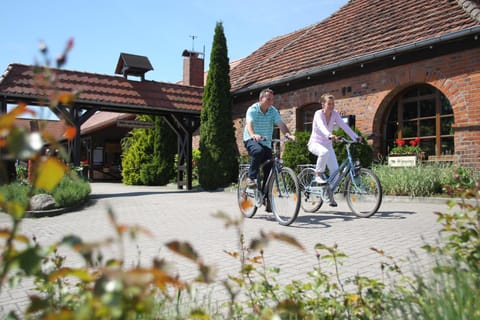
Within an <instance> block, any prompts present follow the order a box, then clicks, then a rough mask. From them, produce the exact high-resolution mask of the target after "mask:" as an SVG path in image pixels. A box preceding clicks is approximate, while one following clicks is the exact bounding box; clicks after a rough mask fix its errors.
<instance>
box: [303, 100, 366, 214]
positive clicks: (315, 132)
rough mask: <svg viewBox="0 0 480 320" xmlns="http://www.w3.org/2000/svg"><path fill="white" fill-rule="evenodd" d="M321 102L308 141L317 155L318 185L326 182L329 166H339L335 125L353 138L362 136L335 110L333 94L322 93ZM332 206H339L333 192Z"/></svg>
mask: <svg viewBox="0 0 480 320" xmlns="http://www.w3.org/2000/svg"><path fill="white" fill-rule="evenodd" d="M320 103H321V105H322V109H320V110H317V111H316V112H315V115H314V116H313V123H312V134H311V135H310V139H309V141H308V150H309V151H310V152H311V153H313V154H314V155H316V156H317V163H316V165H315V171H316V177H315V182H316V183H317V185H324V184H325V183H326V181H325V180H324V179H323V174H324V172H325V168H326V167H328V170H329V171H330V172H334V171H335V170H337V168H338V161H337V156H336V154H335V150H334V149H333V144H332V141H336V140H337V136H335V135H334V134H332V131H333V127H334V126H335V125H337V126H339V127H340V128H342V129H343V131H345V133H346V134H348V135H349V136H350V138H352V140H357V141H361V139H362V138H361V137H360V136H358V135H357V134H356V133H355V132H354V131H353V130H352V129H350V127H349V126H348V125H347V124H346V123H345V122H344V121H343V120H342V117H341V116H340V113H338V112H337V111H336V110H334V108H335V98H334V96H333V95H331V94H324V95H322V96H321V98H320ZM330 206H332V207H336V206H337V203H336V202H335V199H334V198H333V194H331V196H330Z"/></svg>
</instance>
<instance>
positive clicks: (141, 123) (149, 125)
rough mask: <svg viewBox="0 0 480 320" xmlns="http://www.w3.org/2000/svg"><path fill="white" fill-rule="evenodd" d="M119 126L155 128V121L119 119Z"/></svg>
mask: <svg viewBox="0 0 480 320" xmlns="http://www.w3.org/2000/svg"><path fill="white" fill-rule="evenodd" d="M117 127H123V128H144V129H151V128H153V122H148V121H138V120H121V119H118V120H117Z"/></svg>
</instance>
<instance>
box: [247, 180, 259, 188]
mask: <svg viewBox="0 0 480 320" xmlns="http://www.w3.org/2000/svg"><path fill="white" fill-rule="evenodd" d="M256 187H257V183H256V182H255V180H254V179H251V178H247V188H250V189H255V188H256Z"/></svg>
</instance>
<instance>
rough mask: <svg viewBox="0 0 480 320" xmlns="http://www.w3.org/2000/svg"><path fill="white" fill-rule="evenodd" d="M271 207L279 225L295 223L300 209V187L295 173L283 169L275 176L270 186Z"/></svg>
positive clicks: (288, 169)
mask: <svg viewBox="0 0 480 320" xmlns="http://www.w3.org/2000/svg"><path fill="white" fill-rule="evenodd" d="M268 187H269V192H268V197H269V199H270V205H271V207H272V212H273V214H274V216H275V219H276V220H277V222H278V223H280V224H281V225H284V226H288V225H290V224H291V223H292V222H294V221H295V219H296V218H297V215H298V210H299V209H300V187H299V183H298V178H297V175H296V174H295V172H294V171H293V170H292V169H290V168H287V167H283V168H281V169H280V171H279V172H278V175H277V176H275V174H273V175H272V176H271V179H270V181H269V184H268Z"/></svg>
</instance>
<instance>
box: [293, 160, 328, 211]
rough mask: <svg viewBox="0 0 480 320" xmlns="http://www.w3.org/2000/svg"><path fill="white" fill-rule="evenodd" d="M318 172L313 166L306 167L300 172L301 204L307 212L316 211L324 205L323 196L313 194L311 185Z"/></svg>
mask: <svg viewBox="0 0 480 320" xmlns="http://www.w3.org/2000/svg"><path fill="white" fill-rule="evenodd" d="M315 176H316V173H315V169H313V168H304V169H302V171H300V173H299V174H298V183H299V185H300V205H301V206H302V209H303V211H305V212H316V211H317V210H318V209H320V207H321V206H322V203H323V200H322V198H321V197H319V196H316V195H314V194H311V193H310V192H309V188H308V187H309V186H310V185H311V183H312V181H313V179H315Z"/></svg>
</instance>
